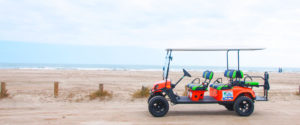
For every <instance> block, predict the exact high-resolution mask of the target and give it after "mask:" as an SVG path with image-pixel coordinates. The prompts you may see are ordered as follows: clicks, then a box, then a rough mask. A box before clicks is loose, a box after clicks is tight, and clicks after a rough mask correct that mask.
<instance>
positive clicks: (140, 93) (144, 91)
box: [132, 86, 150, 98]
mask: <svg viewBox="0 0 300 125" xmlns="http://www.w3.org/2000/svg"><path fill="white" fill-rule="evenodd" d="M149 91H150V89H149V87H145V86H142V88H141V89H138V90H136V91H135V92H134V93H133V94H132V97H133V98H146V97H149Z"/></svg>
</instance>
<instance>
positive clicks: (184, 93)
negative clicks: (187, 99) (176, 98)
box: [182, 85, 188, 96]
mask: <svg viewBox="0 0 300 125" xmlns="http://www.w3.org/2000/svg"><path fill="white" fill-rule="evenodd" d="M187 93H188V87H187V85H185V86H184V92H183V94H182V96H187Z"/></svg>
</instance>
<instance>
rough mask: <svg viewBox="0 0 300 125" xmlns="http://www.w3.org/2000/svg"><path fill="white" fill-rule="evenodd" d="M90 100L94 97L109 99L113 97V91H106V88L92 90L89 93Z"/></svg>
mask: <svg viewBox="0 0 300 125" xmlns="http://www.w3.org/2000/svg"><path fill="white" fill-rule="evenodd" d="M89 97H90V100H94V99H97V98H99V99H111V98H112V97H113V93H112V92H108V91H106V90H103V91H100V90H97V91H95V92H92V93H91V94H90V95H89Z"/></svg>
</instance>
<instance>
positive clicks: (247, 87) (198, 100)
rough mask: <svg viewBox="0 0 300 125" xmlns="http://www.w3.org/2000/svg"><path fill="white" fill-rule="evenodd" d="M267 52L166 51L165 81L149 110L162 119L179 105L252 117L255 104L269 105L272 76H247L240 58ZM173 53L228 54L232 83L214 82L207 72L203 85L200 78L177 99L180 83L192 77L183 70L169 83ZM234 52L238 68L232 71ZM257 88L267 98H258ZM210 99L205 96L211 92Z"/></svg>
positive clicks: (156, 87) (227, 73)
mask: <svg viewBox="0 0 300 125" xmlns="http://www.w3.org/2000/svg"><path fill="white" fill-rule="evenodd" d="M254 50H263V49H261V48H247V49H166V51H167V54H166V62H165V66H164V67H163V80H162V81H160V82H157V83H155V84H154V86H153V88H152V89H151V91H150V97H149V99H148V110H149V112H150V113H151V114H152V115H153V116H155V117H162V116H164V115H166V114H167V113H168V111H169V103H168V101H170V103H173V104H174V105H175V104H220V105H223V106H225V108H226V109H227V110H229V111H235V112H236V113H237V114H238V115H240V116H249V115H251V114H252V112H253V110H254V102H255V101H268V91H269V89H270V86H269V74H268V72H265V73H264V77H262V76H250V75H247V74H244V73H243V71H241V70H240V63H239V62H240V61H239V55H240V51H254ZM173 51H224V52H226V56H227V69H226V70H225V72H224V77H225V79H228V82H226V83H225V82H222V81H225V80H222V78H217V79H215V81H214V82H212V83H211V81H212V80H213V75H214V73H213V72H212V71H208V70H207V71H204V72H203V75H202V78H203V79H205V80H204V81H203V82H200V78H195V79H194V80H192V81H191V83H189V84H187V85H186V87H187V88H188V92H187V96H179V95H176V94H175V93H174V91H173V89H174V88H175V87H176V86H177V85H178V84H179V83H180V81H181V80H182V79H183V78H184V77H191V75H190V74H189V73H188V72H187V71H186V70H185V69H183V76H182V77H181V78H180V79H179V80H178V81H177V82H176V83H175V84H173V83H171V80H169V79H168V78H169V77H168V75H169V68H170V62H171V61H172V58H173V57H172V52H173ZM231 51H235V52H237V55H238V59H237V60H238V68H237V70H233V69H229V67H228V54H229V52H231ZM253 79H262V80H263V81H264V83H263V84H260V83H259V82H255V81H253ZM253 87H263V90H264V96H257V95H255V92H254V91H253ZM208 88H209V96H204V93H205V92H207V91H208Z"/></svg>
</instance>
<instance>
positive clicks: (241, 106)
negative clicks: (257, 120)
mask: <svg viewBox="0 0 300 125" xmlns="http://www.w3.org/2000/svg"><path fill="white" fill-rule="evenodd" d="M233 108H234V110H235V112H236V113H237V114H238V115H240V116H249V115H251V114H252V112H253V110H254V103H253V100H252V99H250V98H249V97H246V96H240V97H238V98H237V99H236V101H235V103H234V106H233Z"/></svg>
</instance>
